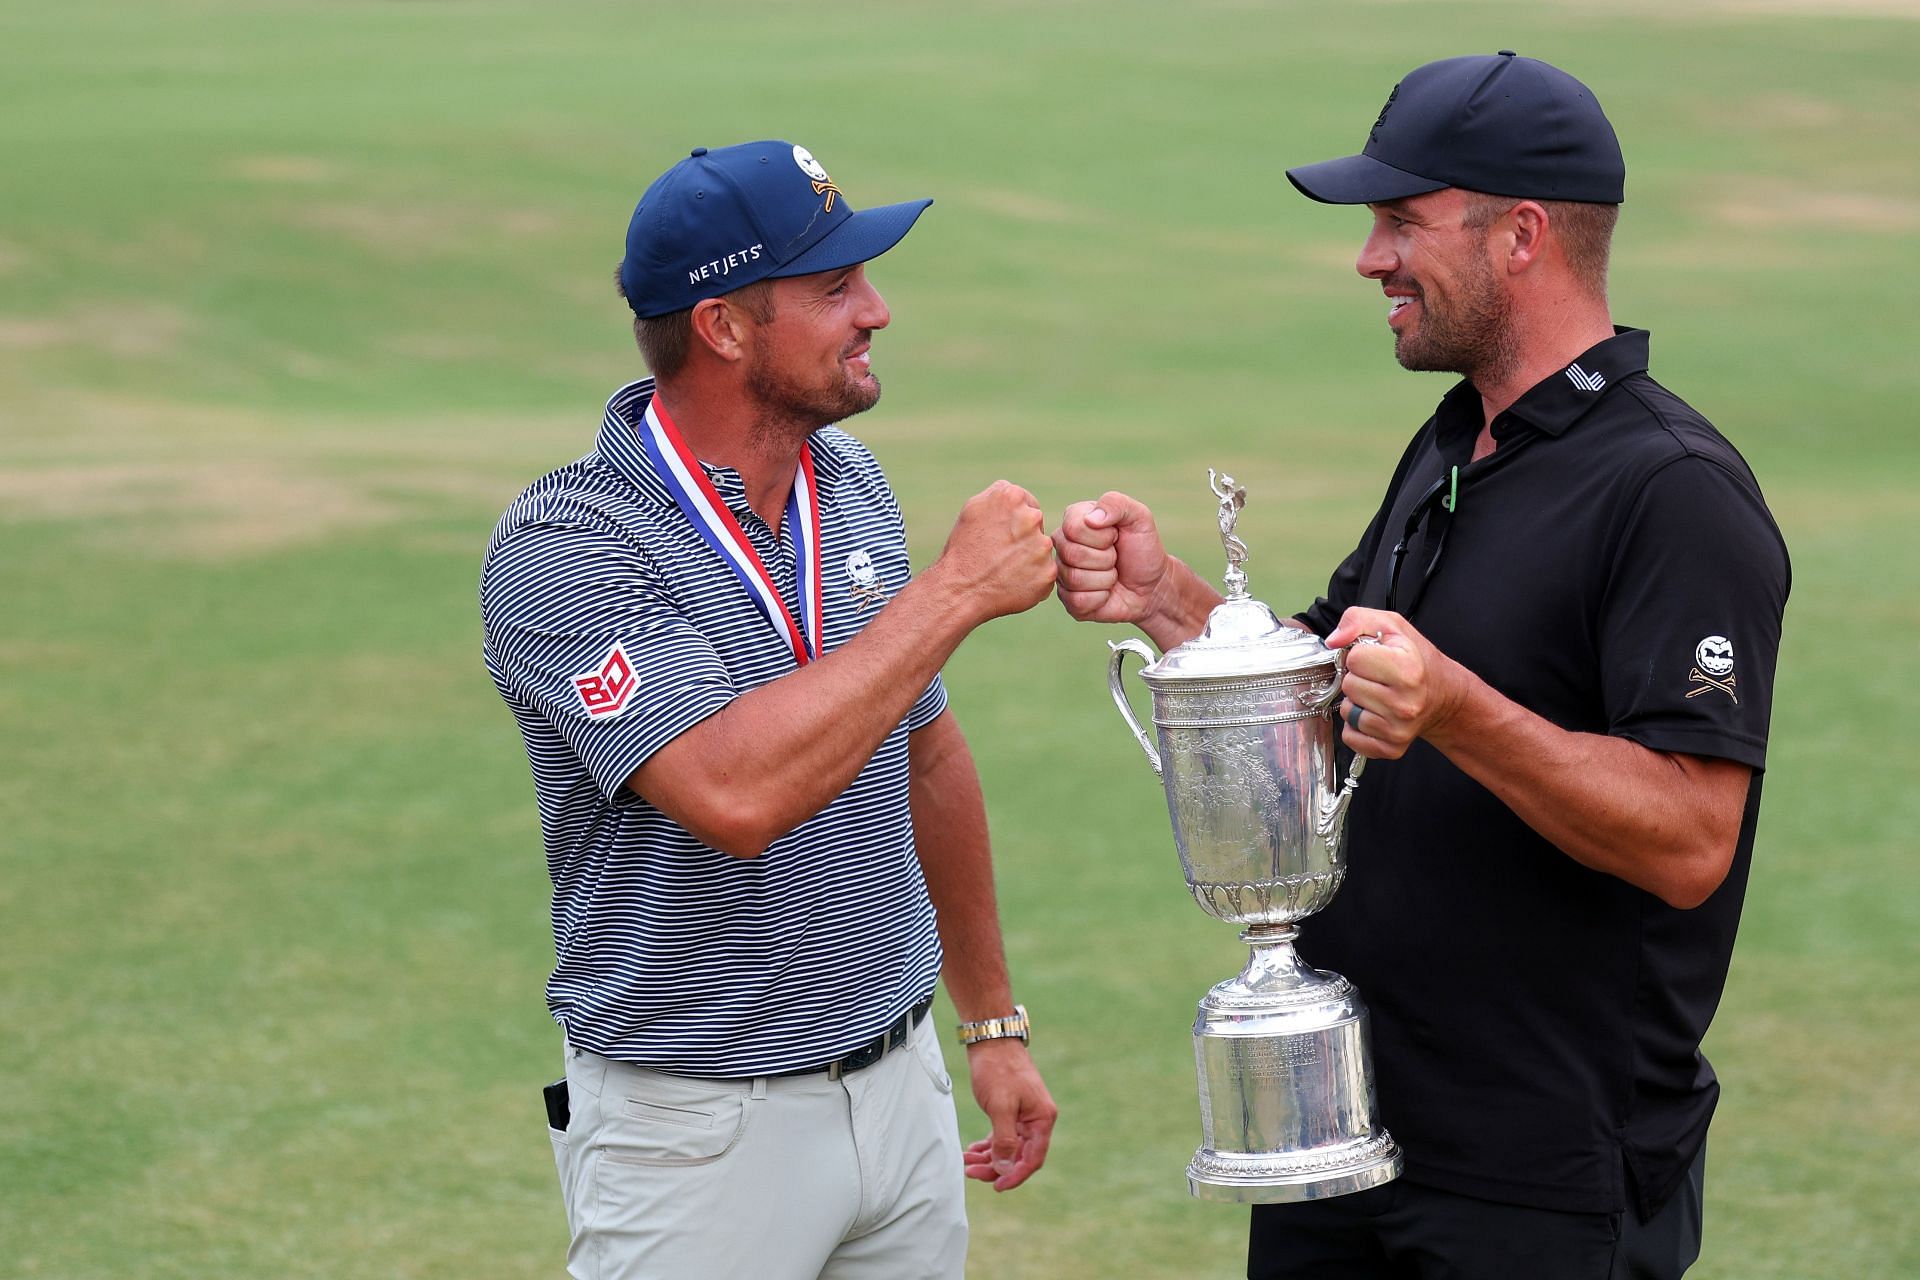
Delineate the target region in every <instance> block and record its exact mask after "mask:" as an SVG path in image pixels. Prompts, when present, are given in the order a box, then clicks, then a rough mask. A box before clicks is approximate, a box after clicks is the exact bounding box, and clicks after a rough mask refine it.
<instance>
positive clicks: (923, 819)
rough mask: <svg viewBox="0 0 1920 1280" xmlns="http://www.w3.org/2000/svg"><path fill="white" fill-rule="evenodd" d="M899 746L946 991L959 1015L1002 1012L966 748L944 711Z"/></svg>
mask: <svg viewBox="0 0 1920 1280" xmlns="http://www.w3.org/2000/svg"><path fill="white" fill-rule="evenodd" d="M907 750H908V759H909V774H910V777H911V779H912V781H911V789H912V804H913V839H914V846H915V848H916V849H917V850H918V852H919V856H920V870H921V874H922V875H923V876H924V877H925V878H926V882H927V895H928V896H929V897H930V898H931V899H932V900H933V907H934V911H935V913H936V916H937V918H938V927H939V930H940V946H941V949H942V950H943V951H944V952H945V953H946V967H945V970H944V973H943V978H944V980H945V982H946V984H947V995H948V996H949V997H951V998H952V1000H953V1005H954V1008H955V1009H956V1010H957V1011H958V1012H959V1014H960V1017H961V1019H962V1020H963V1021H972V1020H975V1019H980V1018H991V1017H996V1016H998V1015H1000V1014H1003V1013H1010V1012H1011V1011H1012V1009H1013V995H1012V991H1011V987H1010V984H1009V982H1008V979H1007V962H1006V955H1005V952H1004V950H1003V949H1002V946H1001V939H1000V916H999V909H998V904H997V903H996V901H995V897H994V891H993V856H992V852H991V847H990V843H989V840H988V835H987V812H986V804H985V801H984V800H983V799H982V797H981V793H980V778H979V774H978V772H977V771H976V770H975V768H974V764H973V756H972V753H971V752H969V751H968V749H967V742H966V738H965V736H964V735H962V734H961V732H960V727H959V724H958V723H957V722H956V721H955V720H954V718H953V713H952V712H943V713H942V714H941V715H940V717H939V718H938V719H937V720H935V721H934V722H933V723H932V724H930V725H927V726H926V727H925V728H922V729H919V730H916V731H915V732H914V733H913V735H912V736H911V737H910V738H909V740H908V747H907Z"/></svg>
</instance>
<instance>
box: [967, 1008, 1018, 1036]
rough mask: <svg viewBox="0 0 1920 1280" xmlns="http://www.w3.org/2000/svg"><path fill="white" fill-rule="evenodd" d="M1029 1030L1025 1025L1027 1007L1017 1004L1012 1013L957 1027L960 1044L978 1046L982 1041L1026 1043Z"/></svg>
mask: <svg viewBox="0 0 1920 1280" xmlns="http://www.w3.org/2000/svg"><path fill="white" fill-rule="evenodd" d="M1029 1030H1030V1028H1029V1026H1028V1023H1027V1006H1025V1005H1023V1004H1017V1005H1015V1006H1013V1012H1012V1013H1010V1014H1006V1015H1003V1016H1001V1017H998V1018H982V1019H980V1020H979V1021H978V1022H963V1023H961V1024H960V1026H959V1032H960V1043H961V1044H979V1043H980V1042H981V1041H982V1040H1018V1041H1020V1042H1021V1043H1022V1044H1025V1043H1027V1034H1028V1032H1029Z"/></svg>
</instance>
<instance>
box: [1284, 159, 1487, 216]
mask: <svg viewBox="0 0 1920 1280" xmlns="http://www.w3.org/2000/svg"><path fill="white" fill-rule="evenodd" d="M1287 180H1288V181H1289V182H1291V183H1293V185H1294V186H1296V187H1298V188H1300V194H1302V195H1304V196H1306V197H1307V198H1308V199H1310V200H1318V201H1319V202H1320V203H1321V204H1378V203H1380V202H1381V201H1383V200H1402V199H1405V198H1406V197H1407V196H1417V195H1422V194H1424V193H1426V192H1428V191H1439V190H1441V189H1442V188H1445V187H1448V186H1451V185H1453V184H1451V183H1448V182H1440V181H1438V180H1436V179H1433V178H1423V177H1421V176H1420V175H1419V174H1417V173H1408V172H1407V171H1406V170H1405V169H1396V168H1394V167H1393V166H1392V165H1390V164H1383V163H1382V162H1380V161H1378V160H1375V159H1374V158H1373V157H1372V156H1367V155H1360V156H1341V157H1340V158H1339V159H1338V160H1322V161H1321V162H1320V163H1319V164H1303V165H1301V166H1300V167H1299V168H1297V169H1289V170H1287Z"/></svg>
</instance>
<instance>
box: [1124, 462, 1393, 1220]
mask: <svg viewBox="0 0 1920 1280" xmlns="http://www.w3.org/2000/svg"><path fill="white" fill-rule="evenodd" d="M1207 479H1208V481H1209V483H1210V485H1211V486H1212V489H1213V493H1214V496H1215V497H1217V498H1218V499H1219V500H1220V540H1221V543H1222V544H1223V545H1224V546H1225V547H1226V551H1227V573H1226V586H1227V598H1226V599H1225V600H1224V601H1223V602H1222V603H1221V604H1220V605H1219V606H1218V607H1216V608H1215V609H1214V610H1213V613H1212V614H1211V615H1210V616H1209V617H1208V619H1207V625H1206V628H1205V629H1204V630H1203V631H1201V633H1200V634H1199V635H1198V636H1195V637H1194V638H1193V639H1191V640H1189V641H1187V642H1186V643H1185V644H1183V645H1180V646H1179V647H1178V648H1175V649H1173V650H1171V651H1170V652H1168V653H1166V654H1164V655H1163V656H1161V657H1160V658H1158V659H1157V660H1156V659H1155V658H1154V654H1153V650H1152V649H1150V648H1148V647H1147V646H1146V645H1145V644H1143V643H1141V642H1140V641H1138V640H1123V641H1120V642H1119V643H1117V644H1114V645H1112V649H1113V657H1112V661H1111V663H1110V664H1109V666H1108V669H1107V682H1108V684H1109V686H1110V687H1111V688H1112V690H1113V700H1114V704H1115V705H1116V706H1118V707H1119V708H1120V714H1121V715H1123V716H1125V717H1126V721H1127V725H1128V727H1129V728H1131V729H1132V730H1133V736H1134V737H1135V738H1136V739H1137V740H1138V741H1139V743H1140V747H1141V749H1142V750H1144V751H1145V752H1146V753H1147V759H1148V761H1150V762H1151V763H1152V765H1153V769H1154V772H1155V773H1157V774H1159V775H1160V779H1161V781H1162V783H1164V784H1165V786H1166V792H1167V809H1168V810H1169V812H1171V814H1172V815H1173V836H1174V843H1175V844H1176V845H1177V846H1178V847H1179V850H1180V863H1181V866H1182V867H1183V868H1184V869H1185V871H1186V874H1187V887H1188V888H1189V889H1190V890H1191V891H1192V893H1193V900H1194V901H1195V902H1197V903H1199V904H1200V909H1201V910H1202V911H1205V912H1206V913H1207V914H1208V915H1210V916H1214V917H1216V918H1217V919H1221V920H1229V921H1232V922H1233V923H1235V924H1239V925H1244V926H1245V929H1244V931H1243V932H1242V933H1241V934H1240V937H1241V939H1242V940H1243V941H1245V942H1246V944H1247V945H1248V946H1249V947H1250V948H1252V955H1251V956H1249V957H1248V960H1247V967H1246V968H1245V969H1243V970H1241V971H1240V974H1239V976H1237V977H1234V978H1229V979H1228V980H1227V981H1225V982H1222V983H1220V984H1219V985H1217V986H1215V987H1214V988H1213V989H1212V990H1211V991H1209V992H1207V995H1206V998H1205V999H1204V1000H1202V1001H1201V1002H1200V1010H1199V1013H1198V1015H1197V1016H1196V1017H1195V1019H1194V1023H1193V1047H1194V1056H1195V1058H1196V1059H1197V1060H1198V1064H1199V1075H1200V1125H1201V1133H1202V1135H1203V1141H1202V1145H1201V1147H1200V1150H1199V1151H1198V1152H1196V1153H1195V1154H1194V1157H1193V1161H1192V1163H1190V1164H1189V1165H1188V1166H1187V1185H1188V1187H1189V1188H1190V1189H1191V1190H1192V1192H1193V1194H1194V1195H1196V1196H1199V1197H1200V1198H1202V1199H1205V1200H1229V1201H1239V1202H1242V1203H1278V1202H1283V1201H1294V1200H1316V1199H1321V1198H1323V1197H1326V1196H1338V1195H1346V1194H1348V1193H1349V1192H1354V1191H1361V1190H1364V1189H1366V1188H1367V1187H1372V1186H1378V1185H1379V1184H1381V1183H1383V1182H1386V1181H1388V1180H1390V1179H1391V1178H1393V1177H1395V1176H1396V1175H1398V1174H1399V1172H1400V1149H1399V1147H1398V1146H1396V1145H1395V1144H1394V1141H1393V1139H1392V1138H1391V1137H1390V1136H1389V1135H1388V1134H1387V1132H1386V1130H1385V1129H1383V1128H1381V1127H1380V1125H1379V1123H1378V1121H1377V1120H1376V1119H1375V1115H1374V1110H1375V1108H1374V1090H1373V1066H1372V1060H1371V1038H1370V1035H1369V1032H1368V1026H1367V1007H1366V1005H1365V1004H1364V1003H1363V1002H1362V1001H1361V999H1360V993H1359V992H1357V991H1355V990H1354V988H1353V984H1352V983H1350V982H1348V981H1347V980H1346V979H1345V978H1342V977H1341V976H1340V975H1338V974H1334V973H1326V972H1323V971H1321V970H1318V969H1312V968H1309V967H1308V966H1307V965H1306V964H1305V963H1304V962H1303V961H1302V960H1301V959H1300V957H1299V956H1298V955H1297V954H1295V952H1294V949H1293V940H1294V937H1295V936H1296V933H1297V929H1296V925H1297V923H1298V922H1299V921H1301V920H1304V919H1305V918H1306V917H1308V916H1310V915H1312V914H1313V913H1314V912H1316V911H1318V910H1320V908H1322V907H1324V906H1325V905H1326V904H1327V903H1328V902H1329V901H1330V900H1331V899H1332V898H1333V895H1334V891H1335V890H1337V889H1338V888H1339V887H1340V880H1341V878H1342V876H1343V875H1344V874H1345V871H1346V859H1345V856H1344V843H1345V835H1346V813H1347V804H1348V801H1349V800H1350V799H1351V797H1352V795H1353V789H1354V786H1355V784H1357V783H1358V782H1359V780H1360V771H1361V769H1362V768H1363V767H1364V766H1365V764H1366V761H1365V759H1363V758H1360V757H1355V759H1354V761H1353V765H1352V767H1351V768H1350V769H1349V771H1348V773H1347V779H1346V783H1345V785H1337V783H1336V776H1335V775H1336V765H1335V761H1334V754H1333V749H1334V733H1335V729H1336V727H1337V723H1338V722H1337V720H1336V716H1337V714H1338V713H1337V712H1336V711H1335V710H1334V707H1335V704H1336V703H1337V702H1338V701H1339V699H1340V680H1341V677H1342V676H1343V675H1344V674H1345V655H1344V653H1342V652H1340V651H1337V650H1333V649H1329V648H1327V647H1326V645H1324V644H1322V643H1321V642H1320V640H1319V639H1318V638H1317V637H1315V636H1314V635H1313V634H1311V633H1310V632H1307V631H1303V630H1300V629H1299V628H1297V627H1290V626H1286V625H1284V624H1283V623H1281V621H1280V620H1279V619H1278V618H1277V617H1275V616H1274V613H1273V610H1271V609H1269V608H1268V607H1267V606H1266V605H1264V604H1262V603H1260V602H1259V601H1258V600H1254V599H1251V598H1249V597H1248V595H1247V575H1246V572H1245V571H1244V570H1243V569H1242V568H1241V566H1242V565H1243V564H1244V563H1245V562H1246V559H1247V546H1246V543H1244V542H1242V541H1241V540H1240V539H1239V538H1238V537H1236V536H1235V535H1234V525H1235V523H1236V522H1237V521H1238V519H1239V516H1240V511H1241V508H1242V507H1244V506H1245V505H1246V499H1247V493H1246V490H1245V489H1244V488H1243V487H1241V486H1239V485H1236V484H1235V483H1234V481H1233V477H1231V476H1223V475H1216V474H1215V473H1214V472H1212V471H1209V472H1208V473H1207ZM1129 653H1133V654H1138V655H1139V656H1140V657H1141V658H1142V659H1143V660H1144V661H1145V662H1146V663H1147V664H1148V665H1146V666H1145V667H1143V668H1142V669H1141V671H1140V677H1141V678H1142V679H1143V680H1145V681H1146V682H1147V687H1148V688H1149V689H1150V690H1151V691H1152V696H1153V725H1154V729H1155V730H1156V731H1157V735H1158V739H1159V742H1158V747H1157V748H1156V746H1155V743H1154V742H1153V741H1152V740H1150V739H1149V738H1148V737H1147V735H1146V734H1145V733H1144V732H1143V731H1142V730H1141V728H1140V723H1139V721H1137V720H1136V719H1134V716H1133V710H1132V708H1131V707H1129V706H1128V705H1127V697H1126V692H1125V690H1124V688H1123V687H1122V683H1121V664H1122V662H1123V661H1124V660H1125V658H1126V655H1127V654H1129Z"/></svg>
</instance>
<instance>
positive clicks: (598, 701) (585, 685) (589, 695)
mask: <svg viewBox="0 0 1920 1280" xmlns="http://www.w3.org/2000/svg"><path fill="white" fill-rule="evenodd" d="M639 685H640V681H639V680H638V679H636V678H635V677H634V674H633V664H632V663H631V662H628V661H627V652H626V650H624V649H622V648H621V647H620V646H619V645H617V644H616V645H614V646H613V648H611V649H609V650H607V660H606V661H605V662H602V663H601V664H600V669H599V670H598V671H589V672H586V673H585V674H583V675H577V676H575V677H574V678H573V687H574V689H575V690H576V691H578V692H579V694H580V705H581V706H583V707H585V708H586V709H587V714H588V715H590V716H592V717H593V718H594V719H596V720H597V719H599V718H600V717H601V716H617V715H619V714H620V713H621V712H622V711H625V710H626V709H627V700H628V699H629V698H631V697H633V691H634V690H635V689H636V688H638V687H639Z"/></svg>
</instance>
